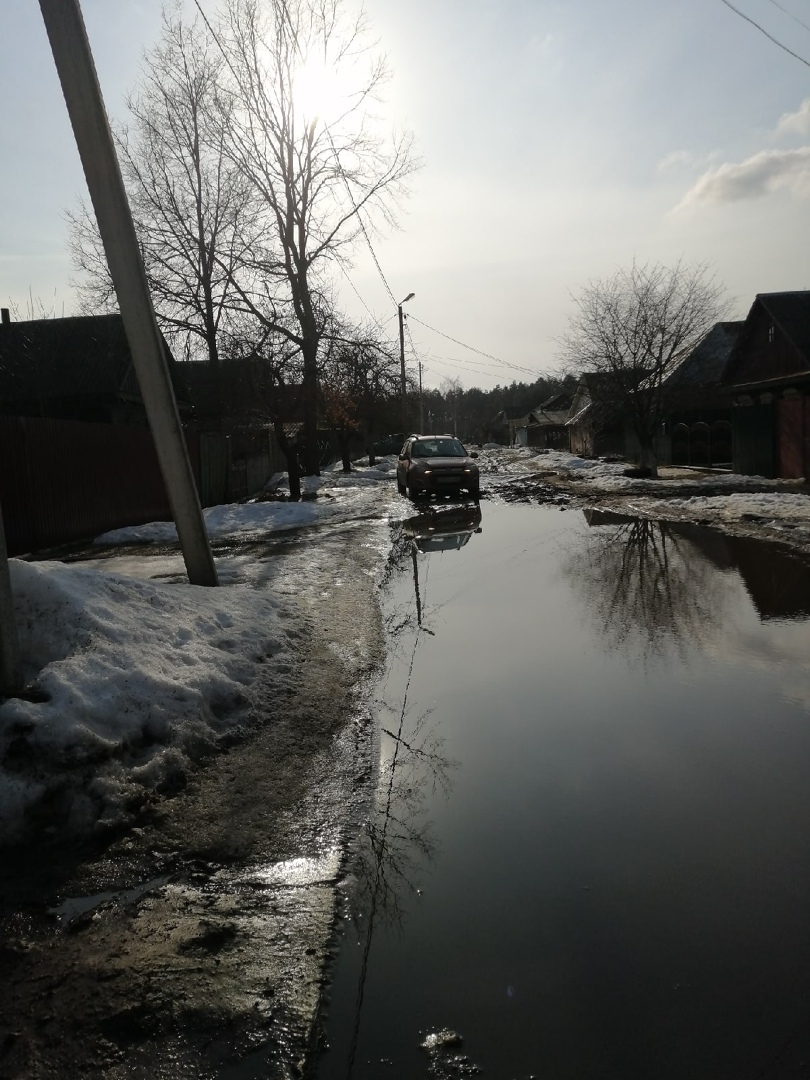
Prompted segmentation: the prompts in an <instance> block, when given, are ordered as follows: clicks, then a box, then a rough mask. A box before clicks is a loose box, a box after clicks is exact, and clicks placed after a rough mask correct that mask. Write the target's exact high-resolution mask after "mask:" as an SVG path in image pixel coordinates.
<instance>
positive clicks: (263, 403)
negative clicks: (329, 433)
mask: <svg viewBox="0 0 810 1080" xmlns="http://www.w3.org/2000/svg"><path fill="white" fill-rule="evenodd" d="M178 369H179V371H180V374H181V376H182V378H183V381H184V382H185V383H186V385H187V386H188V388H189V391H190V393H191V400H192V401H193V402H194V407H195V409H196V410H197V413H198V414H199V415H200V416H211V415H219V414H220V413H221V412H222V411H223V408H224V411H225V413H226V414H231V415H236V416H241V417H244V418H249V417H264V418H267V417H270V416H274V415H280V416H283V417H284V418H285V419H286V420H297V419H300V417H301V415H302V414H301V408H302V401H301V396H302V395H301V387H300V385H297V384H296V385H292V386H278V385H277V384H276V382H275V376H274V369H273V367H272V365H271V364H269V363H268V362H267V361H266V360H264V359H261V358H259V359H255V358H252V357H240V358H237V359H233V360H223V361H222V362H221V363H220V366H219V369H218V370H217V369H214V368H212V367H211V365H210V364H208V363H205V362H203V361H197V360H185V361H182V362H181V363H180V364H178Z"/></svg>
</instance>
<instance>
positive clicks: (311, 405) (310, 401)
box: [301, 341, 321, 476]
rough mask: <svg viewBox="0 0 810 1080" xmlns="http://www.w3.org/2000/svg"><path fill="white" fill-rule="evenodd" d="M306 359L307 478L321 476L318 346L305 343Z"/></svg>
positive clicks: (305, 440)
mask: <svg viewBox="0 0 810 1080" xmlns="http://www.w3.org/2000/svg"><path fill="white" fill-rule="evenodd" d="M301 352H302V354H303V357H304V385H303V407H304V472H305V473H306V475H307V476H320V475H321V470H320V455H319V453H318V346H317V343H313V342H310V341H304V344H303V346H302V347H301Z"/></svg>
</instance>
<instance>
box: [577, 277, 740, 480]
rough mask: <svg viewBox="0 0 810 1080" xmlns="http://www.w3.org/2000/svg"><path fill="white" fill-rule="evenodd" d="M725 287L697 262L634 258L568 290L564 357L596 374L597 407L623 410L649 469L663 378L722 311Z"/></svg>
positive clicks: (654, 472)
mask: <svg viewBox="0 0 810 1080" xmlns="http://www.w3.org/2000/svg"><path fill="white" fill-rule="evenodd" d="M724 292H725V290H724V288H723V286H722V285H720V284H719V283H718V282H717V281H716V280H715V278H714V277H713V276H712V275H711V274H710V273H709V270H708V268H707V267H706V266H705V265H703V264H698V265H695V266H688V265H686V264H684V263H682V262H678V263H676V264H675V266H672V267H666V266H662V265H661V264H659V263H646V264H644V265H639V264H638V263H636V262H633V263H632V265H631V266H630V267H629V268H625V269H621V270H617V271H616V273H615V274H614V275H613V276H612V277H609V278H605V279H603V280H597V281H592V282H590V283H589V284H588V285H586V286H585V288H584V289H583V290H582V292H581V293H580V295H579V296H577V297H574V303H575V305H576V308H575V311H574V314H573V315H572V316H571V318H570V322H569V329H568V333H567V334H566V335H565V336H564V337H563V338H562V339H561V342H560V344H561V351H562V359H563V360H564V361H565V363H566V365H567V366H568V367H570V368H571V369H576V370H578V371H579V372H583V373H585V372H587V373H593V374H595V375H597V376H598V383H599V387H600V397H601V399H602V407H603V409H604V410H605V412H606V413H608V414H611V413H612V414H613V415H615V414H616V413H619V412H621V413H624V414H625V415H626V416H627V418H628V420H629V422H630V424H631V426H632V429H633V431H634V433H635V435H636V438H637V439H638V443H639V447H640V452H641V459H640V462H639V464H640V465H641V466H642V467H643V468H647V469H649V470H650V475H652V476H656V475H657V473H658V468H657V460H656V452H655V437H656V434H657V433H658V431H659V430H660V425H661V420H662V415H663V409H664V406H665V397H666V394H665V382H666V379H667V377H668V376H669V375H670V374H671V373H672V372H673V371H674V370H675V369H676V368H677V367H678V365H679V364H680V363H681V361H682V360H684V359H685V358H686V357H687V356H688V355H689V353H690V352H691V351H692V350H693V349H694V348H695V346H696V345H697V344H698V342H699V341H700V340H701V338H703V337H704V335H705V334H706V333H708V331H709V330H710V329H711V327H712V326H713V325H714V324H715V323H716V322H717V321H718V320H719V319H721V318H722V316H723V315H724V313H725V312H726V310H727V307H728V303H727V301H726V300H725V299H724Z"/></svg>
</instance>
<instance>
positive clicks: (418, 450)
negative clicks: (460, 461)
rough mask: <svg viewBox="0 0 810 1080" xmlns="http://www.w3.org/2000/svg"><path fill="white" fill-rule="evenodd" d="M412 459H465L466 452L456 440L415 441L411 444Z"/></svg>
mask: <svg viewBox="0 0 810 1080" xmlns="http://www.w3.org/2000/svg"><path fill="white" fill-rule="evenodd" d="M411 456H412V457H466V456H467V451H466V450H465V449H464V447H463V446H462V445H461V443H460V442H459V441H458V439H415V440H414V441H413V443H412V444H411Z"/></svg>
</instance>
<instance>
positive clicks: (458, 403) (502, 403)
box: [422, 375, 576, 442]
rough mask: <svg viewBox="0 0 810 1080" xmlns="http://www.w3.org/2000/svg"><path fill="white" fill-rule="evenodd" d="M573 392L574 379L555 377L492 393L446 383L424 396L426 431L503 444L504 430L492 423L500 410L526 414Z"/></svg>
mask: <svg viewBox="0 0 810 1080" xmlns="http://www.w3.org/2000/svg"><path fill="white" fill-rule="evenodd" d="M575 389H576V379H574V378H572V377H571V376H567V377H565V378H563V377H560V376H554V375H541V376H540V378H538V379H536V380H535V381H534V382H531V383H525V382H512V383H509V384H508V385H506V386H501V385H498V386H495V387H493V389H492V390H481V389H479V388H478V387H475V386H474V387H471V388H470V389H469V390H465V389H463V388H462V387H461V386H460V385H459V384H458V383H453V382H445V383H444V384H443V385H442V387H441V389H439V390H425V391H424V392H423V402H422V407H423V410H424V417H425V429H426V430H428V431H448V432H455V433H456V434H457V435H458V437H459V438H460V439H463V440H466V441H467V442H487V441H490V440H494V441H502V440H503V437H504V430H503V428H498V427H496V426H495V425H494V423H493V421H494V419H495V417H496V416H497V415H498V413H499V412H501V411H502V410H503V409H519V410H520V411H521V412H528V411H529V410H530V409H533V408H534V407H535V406H537V405H541V404H542V403H543V402H544V401H546V400H547V399H548V398H550V397H552V396H553V395H554V394H558V393H561V392H562V391H568V392H569V393H571V394H573V392H574V390H575Z"/></svg>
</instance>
